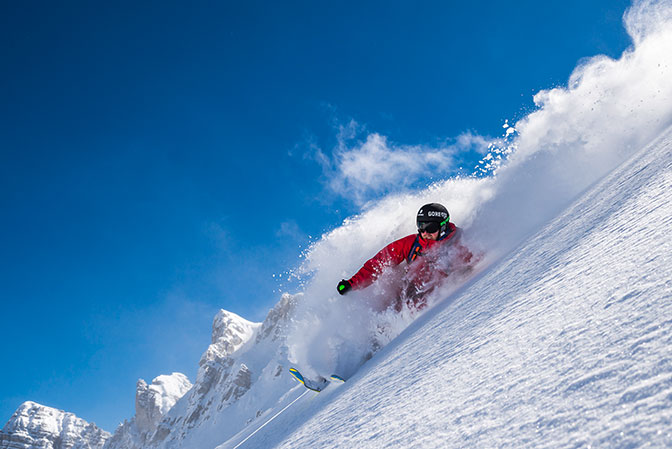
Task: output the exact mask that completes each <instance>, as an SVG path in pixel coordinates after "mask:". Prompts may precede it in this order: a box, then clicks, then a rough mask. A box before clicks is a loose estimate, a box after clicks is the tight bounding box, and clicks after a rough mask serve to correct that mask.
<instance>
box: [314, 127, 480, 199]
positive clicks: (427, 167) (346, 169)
mask: <svg viewBox="0 0 672 449" xmlns="http://www.w3.org/2000/svg"><path fill="white" fill-rule="evenodd" d="M360 130H361V127H360V126H359V125H358V124H357V123H356V122H354V121H351V122H350V123H348V125H346V126H341V127H339V133H338V146H337V148H336V149H335V150H334V152H333V156H332V157H331V158H328V157H327V156H326V155H325V154H324V153H323V152H322V151H321V150H319V149H315V150H316V151H315V157H316V159H317V160H318V161H319V162H320V164H321V165H322V167H323V168H324V171H325V174H326V176H327V179H328V181H327V184H328V187H329V188H330V189H331V190H332V191H333V192H336V193H338V194H340V195H342V196H344V197H347V198H349V199H350V200H352V201H354V202H355V203H358V204H361V203H363V202H365V201H367V200H368V199H371V197H372V196H376V195H379V194H381V193H387V192H391V191H399V190H403V189H405V188H407V187H409V186H412V185H413V184H414V183H416V182H418V181H421V180H424V181H429V180H432V179H436V178H438V177H442V176H445V175H448V174H450V173H451V172H452V171H453V170H455V168H456V162H457V161H456V156H457V154H458V153H459V152H462V151H475V152H478V153H485V152H487V151H488V147H489V146H490V145H491V144H492V142H493V139H490V138H487V137H483V136H480V135H477V134H473V133H471V132H466V133H463V134H461V135H459V136H458V137H457V138H455V139H454V143H451V144H445V145H442V146H438V147H430V146H427V145H398V144H394V143H390V142H389V141H388V139H387V137H385V136H382V135H380V134H378V133H370V134H368V135H367V136H366V140H364V141H363V142H361V141H360V142H357V143H356V144H354V145H351V146H349V145H348V142H349V141H350V140H352V139H353V138H354V137H355V136H356V135H357V133H358V131H360Z"/></svg>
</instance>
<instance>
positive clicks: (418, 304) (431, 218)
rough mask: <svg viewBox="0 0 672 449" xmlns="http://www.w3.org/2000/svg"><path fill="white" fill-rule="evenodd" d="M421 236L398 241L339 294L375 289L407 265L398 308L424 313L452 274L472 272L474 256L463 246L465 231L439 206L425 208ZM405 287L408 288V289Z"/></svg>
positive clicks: (341, 285) (421, 212)
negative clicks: (428, 298) (390, 270)
mask: <svg viewBox="0 0 672 449" xmlns="http://www.w3.org/2000/svg"><path fill="white" fill-rule="evenodd" d="M416 221H417V225H418V233H417V234H411V235H407V236H406V237H403V238H401V239H399V240H396V241H394V242H392V243H390V244H389V245H387V246H386V247H385V248H383V249H382V250H380V251H379V252H378V254H376V255H375V256H374V257H372V258H371V259H369V260H368V261H367V262H366V263H365V264H364V266H362V268H360V269H359V271H358V272H357V273H356V274H355V275H354V276H352V277H351V278H350V279H347V280H346V279H343V280H341V282H339V283H338V286H337V289H338V293H340V294H341V295H345V294H346V293H348V292H349V291H350V290H361V289H363V288H366V287H368V286H369V285H371V284H372V283H373V282H374V281H376V279H378V278H379V277H380V275H381V274H382V273H383V271H384V270H385V269H386V268H387V267H390V266H395V265H399V264H401V263H402V262H404V261H406V262H407V264H408V267H407V268H406V274H405V276H404V282H403V283H402V286H401V291H399V292H397V294H396V296H397V298H396V303H395V304H394V307H395V309H396V310H397V311H400V310H401V308H402V307H403V306H404V304H406V306H408V307H409V308H414V309H416V310H420V309H422V308H423V307H425V306H426V296H427V294H428V293H430V292H431V291H432V290H433V289H434V288H436V287H437V285H438V284H439V283H440V282H441V281H442V280H443V279H445V278H446V277H448V275H449V274H451V273H454V272H459V273H464V272H467V271H469V270H471V267H472V258H473V255H472V253H471V251H469V249H467V248H466V247H465V246H464V245H462V244H461V243H460V242H459V240H460V235H461V230H460V229H459V228H458V227H457V226H455V224H453V223H451V222H450V214H449V213H448V210H447V209H446V208H445V207H444V206H443V205H441V204H439V203H430V204H425V205H424V206H422V207H421V208H420V210H419V211H418V215H417V220H416ZM404 284H405V285H404Z"/></svg>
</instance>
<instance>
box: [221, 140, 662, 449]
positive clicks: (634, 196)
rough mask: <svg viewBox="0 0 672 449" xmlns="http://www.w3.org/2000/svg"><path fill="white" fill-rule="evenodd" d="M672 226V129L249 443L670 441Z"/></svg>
mask: <svg viewBox="0 0 672 449" xmlns="http://www.w3.org/2000/svg"><path fill="white" fill-rule="evenodd" d="M671 228H672V130H670V131H668V132H666V133H665V134H664V136H663V137H662V138H661V139H660V140H658V141H656V142H655V143H654V144H652V145H651V146H649V147H646V148H644V149H643V150H642V151H641V152H640V153H639V154H637V155H636V156H635V157H634V158H633V159H632V160H630V161H629V162H627V163H626V164H624V165H623V166H622V167H621V168H619V169H618V170H616V171H615V172H613V173H612V174H611V175H610V176H609V177H607V178H606V179H605V180H603V181H602V182H600V183H599V184H598V185H596V186H595V187H593V188H592V189H591V190H590V191H589V192H587V193H586V194H584V195H583V196H582V198H581V199H580V200H579V201H578V202H576V203H575V204H574V205H572V206H571V207H569V208H568V209H567V210H566V211H565V212H563V213H562V214H561V215H559V216H558V217H557V218H556V219H555V220H553V221H552V222H551V223H550V224H549V225H548V226H545V227H544V228H543V229H542V230H541V231H540V232H539V233H537V234H536V235H534V236H533V237H532V238H530V239H528V240H527V241H526V242H525V243H524V244H523V245H522V246H521V247H520V248H519V249H517V250H516V251H514V252H513V253H511V254H510V255H509V256H508V257H506V258H505V259H504V260H502V261H501V262H500V263H498V264H496V265H494V266H493V267H491V269H489V270H488V271H487V272H485V273H483V274H482V275H481V276H480V277H479V278H478V279H475V280H474V281H473V282H471V283H470V284H469V285H467V286H465V287H464V288H463V289H462V290H461V291H459V292H458V293H457V294H456V295H454V296H453V297H452V298H451V299H450V301H447V302H444V303H442V304H440V305H439V306H437V307H436V308H435V309H434V310H433V311H432V312H431V313H428V314H426V315H425V316H423V317H421V318H420V319H419V320H418V321H417V322H415V323H414V324H413V325H412V326H411V327H410V328H409V329H408V330H407V331H406V332H405V333H404V334H402V335H401V336H400V338H399V339H397V340H396V341H395V342H393V343H392V344H390V345H389V346H388V347H387V348H385V349H384V350H383V351H382V352H381V353H379V354H378V355H377V356H376V357H374V358H373V359H372V360H371V361H370V362H368V363H367V364H366V365H364V366H363V367H362V369H361V370H360V371H359V372H358V374H357V375H356V376H355V377H354V378H352V379H350V380H349V381H348V382H347V383H346V384H344V385H341V386H330V387H329V388H330V389H332V392H329V389H328V390H325V391H324V392H323V393H320V395H319V396H317V397H315V398H314V399H311V398H309V396H306V397H303V398H301V400H300V401H298V402H297V403H296V404H295V405H294V406H293V408H289V409H288V410H287V411H286V412H284V414H283V415H281V416H279V417H278V418H277V419H276V420H275V421H273V422H271V423H270V424H269V425H268V426H267V427H265V428H264V429H263V430H262V431H261V432H259V433H257V434H256V435H253V436H252V437H251V438H250V439H249V440H248V441H246V442H245V443H244V444H243V445H241V446H240V447H265V448H268V447H280V448H297V447H311V448H331V447H409V446H410V447H419V448H434V447H435V448H445V447H511V448H520V447H534V448H542V447H610V448H617V447H672V352H671V349H670V348H672V276H671V274H672V271H671V267H672V242H671V241H670V238H669V230H670V229H671ZM302 390H303V389H302V388H301V387H300V388H298V391H297V392H296V396H298V395H299V393H302V392H303V391H302ZM311 395H314V393H311ZM248 433H249V432H248ZM243 436H246V435H242V434H241V435H240V436H239V437H238V438H236V439H233V440H231V441H229V442H228V443H226V444H224V445H221V446H220V447H219V449H225V448H231V447H236V446H237V445H238V443H239V442H240V441H242V437H243Z"/></svg>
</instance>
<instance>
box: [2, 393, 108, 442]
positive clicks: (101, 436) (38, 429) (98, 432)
mask: <svg viewBox="0 0 672 449" xmlns="http://www.w3.org/2000/svg"><path fill="white" fill-rule="evenodd" d="M109 437H110V434H109V433H108V432H105V431H104V430H102V429H100V428H99V427H97V426H96V425H95V424H89V423H88V422H86V421H84V420H83V419H81V418H78V417H77V416H75V415H74V414H72V413H66V412H64V411H62V410H57V409H55V408H51V407H46V406H44V405H40V404H37V403H35V402H30V401H29V402H24V403H23V404H21V406H20V407H19V408H18V409H17V410H16V412H14V414H13V415H12V417H11V418H10V419H9V421H8V422H7V424H5V427H4V428H3V429H2V432H0V448H3V449H29V448H38V447H39V448H40V449H100V448H102V447H103V445H104V444H105V441H106V440H107V439H108V438H109Z"/></svg>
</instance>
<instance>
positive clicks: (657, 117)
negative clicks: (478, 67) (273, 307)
mask: <svg viewBox="0 0 672 449" xmlns="http://www.w3.org/2000/svg"><path fill="white" fill-rule="evenodd" d="M623 21H624V25H625V28H626V30H627V31H628V33H629V35H630V37H631V39H632V45H631V46H630V47H629V48H628V49H627V50H626V51H624V52H623V54H622V55H621V56H620V58H618V59H612V58H609V57H607V56H603V55H599V56H594V57H592V58H587V59H584V60H582V61H581V62H580V63H579V64H578V65H577V66H576V68H575V69H574V71H573V73H572V75H571V76H570V78H569V81H568V84H567V86H565V87H557V88H553V89H549V90H543V91H541V92H539V93H538V94H537V95H535V96H534V101H535V104H536V105H537V107H538V108H537V110H536V111H534V112H532V113H531V114H529V115H527V116H526V117H524V118H523V119H521V120H520V121H518V122H517V123H516V124H515V125H513V127H512V128H513V129H515V130H516V132H515V133H510V132H508V133H507V136H510V137H511V138H512V139H513V140H512V142H511V143H512V144H511V147H512V148H515V150H514V151H513V152H511V154H510V155H509V156H508V158H507V159H506V160H505V161H504V162H503V163H502V164H501V166H499V167H498V168H497V169H496V170H495V171H494V172H493V173H492V174H491V175H490V176H488V177H470V178H456V179H447V180H444V181H441V182H437V183H435V184H433V185H432V186H430V187H429V188H427V189H424V190H421V191H416V192H411V193H406V194H397V195H392V196H388V197H385V198H382V199H381V200H379V201H377V202H375V203H370V204H369V205H368V206H366V207H365V210H364V211H363V212H362V213H361V214H360V215H358V216H355V217H351V218H349V219H347V220H345V222H344V223H343V224H342V226H340V227H338V228H337V229H334V230H333V231H331V232H329V233H327V234H325V235H324V236H322V238H321V239H320V240H319V241H318V242H316V243H314V244H313V245H312V246H311V247H310V248H309V250H308V251H307V252H306V259H305V262H304V263H303V264H302V266H301V267H300V270H299V271H300V273H301V275H302V276H304V277H305V278H306V279H307V281H306V283H305V288H304V294H303V295H302V297H301V301H302V305H301V307H299V308H297V310H298V311H299V312H297V315H296V317H295V319H294V329H293V331H292V333H291V334H290V338H289V355H290V359H291V361H292V362H294V363H296V364H297V365H298V366H300V367H301V368H303V369H304V370H305V371H306V372H307V373H308V374H309V375H315V374H321V375H329V374H330V373H331V372H332V371H334V370H342V372H343V373H344V374H346V375H347V374H348V372H349V371H352V370H354V369H356V367H357V365H358V364H359V363H360V362H361V360H362V358H363V357H366V355H367V353H368V352H369V351H370V350H371V349H372V348H371V344H370V341H371V337H372V335H373V334H375V332H376V329H380V328H381V325H383V326H382V327H385V326H387V329H388V332H389V335H385V336H383V337H382V338H379V340H380V341H379V343H382V344H384V343H385V339H389V338H393V337H394V336H395V335H396V334H398V333H399V332H400V331H401V330H403V328H404V327H405V326H407V325H408V324H409V323H410V321H411V320H412V317H404V316H401V317H396V318H393V317H391V316H390V314H386V313H384V312H381V309H383V308H384V304H381V292H380V288H379V289H378V291H376V287H371V288H369V289H366V290H364V291H361V292H352V293H351V294H348V295H347V296H346V297H343V298H341V297H339V295H338V294H337V293H336V289H335V286H336V284H337V283H338V281H339V280H341V279H342V278H346V279H347V278H349V277H350V276H352V275H353V274H354V273H355V272H356V270H357V269H358V268H359V267H360V266H361V265H362V264H363V263H364V262H365V261H366V260H367V259H368V258H370V257H371V256H373V255H374V254H375V253H376V252H377V251H378V250H380V249H381V248H382V247H383V246H385V245H386V244H387V243H389V242H391V241H393V240H396V239H397V238H400V237H403V236H405V235H408V234H411V233H414V232H415V223H414V217H415V213H416V212H417V210H418V208H419V207H420V206H421V205H422V204H425V203H429V202H440V203H442V204H444V205H446V207H447V208H448V210H449V211H450V215H451V219H452V221H453V222H455V223H456V224H457V225H458V226H460V227H462V228H463V229H464V231H465V241H466V242H467V243H468V244H469V246H470V247H471V248H472V249H474V250H476V251H483V252H484V253H485V254H486V257H485V259H484V261H483V262H482V263H483V264H487V263H489V262H491V261H493V260H496V259H498V258H500V257H502V256H504V255H505V254H506V253H507V252H509V251H511V250H512V249H514V248H515V247H516V245H517V244H519V243H520V242H521V241H522V240H523V239H524V238H526V237H528V236H530V235H531V234H533V233H535V232H536V231H538V230H539V229H540V228H541V227H543V226H544V225H545V224H546V223H548V221H549V220H551V219H552V218H553V217H555V216H556V215H557V214H558V213H559V212H560V211H562V210H563V209H564V207H566V206H567V205H568V204H569V203H570V202H571V201H572V200H573V199H574V198H576V197H577V196H578V195H579V194H580V193H582V192H583V191H585V190H586V189H587V188H588V187H590V186H591V185H592V184H594V183H595V182H597V181H598V180H600V179H601V178H602V177H603V176H605V175H606V174H607V173H609V172H610V171H611V170H613V169H614V168H615V167H616V166H618V165H619V164H620V163H622V162H623V161H624V160H625V159H626V158H627V157H628V156H630V155H631V154H632V153H634V151H636V150H637V149H639V148H641V147H643V146H644V145H645V144H646V143H648V142H649V141H651V140H652V139H653V138H654V137H655V136H657V135H658V134H659V133H660V132H662V130H664V129H666V128H667V127H668V126H670V124H672V83H670V81H669V80H671V79H672V51H670V48H672V2H670V1H639V2H635V3H634V4H633V6H632V7H631V8H629V9H628V11H626V13H625V14H624V18H623ZM635 218H636V217H630V216H629V215H628V211H627V210H624V211H623V220H624V221H627V220H632V219H635ZM449 292H450V291H449V290H447V291H443V292H442V294H443V295H444V298H445V295H446V294H447V293H449ZM441 299H443V298H441ZM382 301H383V302H384V297H382ZM389 329H391V331H390V330H389Z"/></svg>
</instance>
